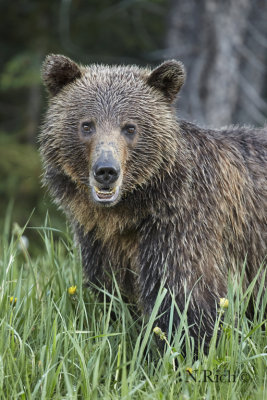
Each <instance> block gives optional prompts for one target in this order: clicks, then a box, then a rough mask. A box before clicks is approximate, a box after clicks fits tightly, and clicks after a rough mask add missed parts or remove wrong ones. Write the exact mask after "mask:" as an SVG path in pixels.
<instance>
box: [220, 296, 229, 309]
mask: <svg viewBox="0 0 267 400" xmlns="http://www.w3.org/2000/svg"><path fill="white" fill-rule="evenodd" d="M228 306H229V300H228V299H225V298H224V297H222V298H220V307H221V308H228Z"/></svg>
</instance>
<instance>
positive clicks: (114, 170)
mask: <svg viewBox="0 0 267 400" xmlns="http://www.w3.org/2000/svg"><path fill="white" fill-rule="evenodd" d="M119 175H120V169H119V168H118V167H117V166H115V165H107V164H106V165H105V164H103V163H101V162H100V163H97V164H96V165H95V167H94V177H95V180H97V182H99V183H102V184H106V185H108V184H111V183H113V182H115V181H116V180H117V179H118V177H119Z"/></svg>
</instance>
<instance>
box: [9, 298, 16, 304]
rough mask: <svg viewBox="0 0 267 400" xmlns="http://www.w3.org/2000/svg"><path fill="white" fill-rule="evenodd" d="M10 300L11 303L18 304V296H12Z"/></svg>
mask: <svg viewBox="0 0 267 400" xmlns="http://www.w3.org/2000/svg"><path fill="white" fill-rule="evenodd" d="M9 301H10V304H16V302H17V297H14V296H11V297H10V299H9Z"/></svg>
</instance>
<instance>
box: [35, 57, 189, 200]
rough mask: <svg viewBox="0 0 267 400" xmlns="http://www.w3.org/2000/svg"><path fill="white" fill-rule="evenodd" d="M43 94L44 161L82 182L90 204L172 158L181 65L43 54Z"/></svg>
mask: <svg viewBox="0 0 267 400" xmlns="http://www.w3.org/2000/svg"><path fill="white" fill-rule="evenodd" d="M42 77H43V81H44V84H45V86H46V88H47V90H48V92H49V94H50V100H49V109H48V112H47V114H46V119H45V123H44V125H43V128H42V133H41V153H42V155H43V159H44V162H45V166H46V168H54V169H56V170H57V171H58V172H59V173H62V174H64V175H66V176H68V177H69V178H70V179H71V180H72V181H74V182H76V183H77V184H81V185H85V186H87V188H88V193H89V194H90V196H89V199H91V200H92V201H93V202H94V203H95V204H97V205H104V206H113V205H115V204H117V203H118V202H119V201H120V199H121V197H122V196H124V195H127V194H128V193H129V192H131V191H133V190H134V189H136V188H140V187H144V186H145V185H146V184H148V183H149V181H150V180H151V178H152V177H154V178H155V177H157V175H159V174H160V171H162V169H164V168H168V167H169V166H170V164H171V163H173V162H174V160H175V158H176V156H177V152H178V150H179V141H178V139H177V130H178V129H179V128H178V124H177V120H176V117H175V111H174V107H173V102H174V100H175V98H176V95H177V93H178V92H179V90H180V88H181V86H182V85H183V83H184V78H185V72H184V68H183V65H182V64H181V63H180V62H177V61H174V60H172V61H166V62H164V63H163V64H161V65H160V66H159V67H158V68H156V69H154V70H152V71H151V70H150V69H148V68H138V67H136V66H111V67H109V66H103V65H91V66H88V67H87V66H79V65H77V64H76V63H75V62H73V61H72V60H70V59H69V58H67V57H64V56H61V55H49V56H47V58H46V60H45V62H44V64H43V69H42Z"/></svg>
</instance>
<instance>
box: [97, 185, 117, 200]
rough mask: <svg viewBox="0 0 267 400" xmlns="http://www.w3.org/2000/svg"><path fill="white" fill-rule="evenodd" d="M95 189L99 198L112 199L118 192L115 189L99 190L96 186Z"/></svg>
mask: <svg viewBox="0 0 267 400" xmlns="http://www.w3.org/2000/svg"><path fill="white" fill-rule="evenodd" d="M94 188H95V191H96V193H97V195H98V196H99V197H102V198H103V197H104V198H105V197H111V196H113V195H114V193H115V191H116V188H113V189H99V188H97V187H96V186H95V187H94Z"/></svg>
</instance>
